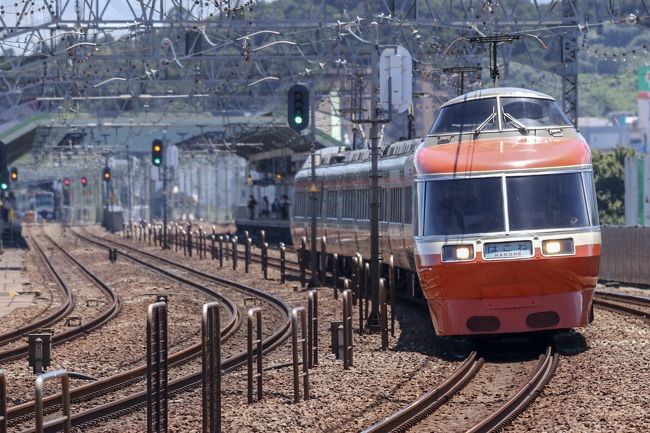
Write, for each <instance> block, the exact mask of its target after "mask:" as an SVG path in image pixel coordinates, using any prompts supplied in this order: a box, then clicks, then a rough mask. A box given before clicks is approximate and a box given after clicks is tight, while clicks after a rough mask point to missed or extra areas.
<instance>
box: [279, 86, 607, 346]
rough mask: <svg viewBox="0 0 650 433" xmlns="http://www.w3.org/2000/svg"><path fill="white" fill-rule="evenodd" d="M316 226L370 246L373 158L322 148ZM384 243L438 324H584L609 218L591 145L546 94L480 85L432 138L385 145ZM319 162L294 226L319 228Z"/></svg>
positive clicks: (346, 241) (514, 327)
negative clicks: (413, 276) (312, 204)
mask: <svg viewBox="0 0 650 433" xmlns="http://www.w3.org/2000/svg"><path fill="white" fill-rule="evenodd" d="M317 164H318V165H317V167H316V184H317V186H318V189H319V191H321V192H320V193H319V194H318V212H317V216H318V236H319V237H320V236H326V237H327V242H328V245H327V248H328V251H327V252H328V253H337V254H338V255H339V256H343V257H346V256H347V257H352V256H354V255H355V254H356V253H360V254H361V255H362V256H363V257H364V258H367V257H369V255H370V242H369V237H370V233H369V230H370V221H369V219H370V189H369V188H370V178H369V176H368V175H369V171H370V155H369V151H368V150H355V151H348V152H345V153H339V152H338V151H329V150H324V151H322V152H321V154H320V161H319V162H318V163H317ZM379 167H380V170H381V175H382V177H381V181H380V184H381V188H382V194H381V216H380V236H381V237H380V251H381V255H382V257H383V259H384V260H388V258H389V257H390V256H393V260H394V261H395V264H396V265H397V266H398V267H400V268H401V269H402V270H403V272H404V271H406V272H417V276H418V278H419V283H420V287H421V290H422V293H423V295H424V297H425V298H426V301H427V304H428V307H429V311H430V313H431V319H432V321H433V325H434V327H435V330H436V332H437V334H438V335H468V334H484V333H490V334H493V333H516V332H529V331H538V330H548V329H564V328H573V327H580V326H585V325H586V324H587V323H588V321H589V320H590V318H591V317H592V296H593V291H594V288H595V286H596V282H597V278H598V267H599V259H600V243H601V241H600V229H599V223H598V210H597V207H596V198H595V189H594V181H593V174H592V165H591V154H590V150H589V146H588V145H587V143H586V142H585V140H584V139H583V137H582V136H581V135H580V134H579V133H578V131H577V130H576V129H575V128H574V126H573V125H572V123H571V122H570V121H569V120H568V119H567V117H566V116H565V115H564V114H563V113H562V111H561V110H560V108H559V107H558V105H557V103H556V102H555V100H554V99H553V98H551V97H550V96H548V95H545V94H542V93H538V92H534V91H530V90H525V89H518V88H496V89H486V90H479V91H475V92H471V93H468V94H465V95H462V96H459V97H457V98H455V99H452V100H450V101H449V102H447V103H446V104H444V105H443V106H442V107H441V110H440V113H439V115H438V117H437V119H436V121H435V123H434V125H433V127H432V129H431V132H430V133H429V135H428V136H427V137H426V138H424V139H421V140H420V139H419V140H411V141H404V142H397V143H394V144H392V145H390V146H386V147H385V148H384V149H383V151H382V155H381V159H380V163H379ZM310 171H311V166H310V161H309V159H308V160H307V163H306V164H305V166H304V167H303V168H302V170H301V171H300V172H299V173H298V174H297V175H296V178H295V195H294V200H293V203H294V208H293V213H292V222H291V225H292V236H293V240H294V243H295V244H299V241H300V238H301V237H302V236H306V237H307V239H309V227H310V226H309V222H310V219H309V215H310V213H309V201H308V190H309V186H310V183H311V179H310Z"/></svg>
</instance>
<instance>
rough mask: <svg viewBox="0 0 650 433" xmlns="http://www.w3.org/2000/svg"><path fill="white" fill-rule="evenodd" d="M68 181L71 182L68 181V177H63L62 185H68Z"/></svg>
mask: <svg viewBox="0 0 650 433" xmlns="http://www.w3.org/2000/svg"><path fill="white" fill-rule="evenodd" d="M70 183H71V182H70V178H69V177H66V178H64V179H63V185H65V186H70Z"/></svg>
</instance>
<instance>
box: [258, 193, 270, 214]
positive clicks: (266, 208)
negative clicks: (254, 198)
mask: <svg viewBox="0 0 650 433" xmlns="http://www.w3.org/2000/svg"><path fill="white" fill-rule="evenodd" d="M260 214H261V215H262V218H268V217H269V215H270V212H269V198H268V197H267V196H264V197H263V198H262V209H260Z"/></svg>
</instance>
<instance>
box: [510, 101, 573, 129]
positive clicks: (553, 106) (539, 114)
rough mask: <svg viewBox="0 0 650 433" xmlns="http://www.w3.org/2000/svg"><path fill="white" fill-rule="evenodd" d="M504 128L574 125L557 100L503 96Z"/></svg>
mask: <svg viewBox="0 0 650 433" xmlns="http://www.w3.org/2000/svg"><path fill="white" fill-rule="evenodd" d="M501 108H502V110H501V112H502V119H501V122H502V124H503V129H511V128H515V129H518V128H519V127H520V126H519V125H517V123H520V124H523V125H524V126H525V127H526V128H540V127H542V128H546V127H549V126H573V125H572V124H571V122H570V121H569V119H568V118H567V117H566V116H565V115H564V113H563V112H562V110H560V107H558V105H557V103H556V102H555V101H552V100H550V99H538V98H501Z"/></svg>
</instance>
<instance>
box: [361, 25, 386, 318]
mask: <svg viewBox="0 0 650 433" xmlns="http://www.w3.org/2000/svg"><path fill="white" fill-rule="evenodd" d="M372 25H373V26H374V28H375V36H376V39H375V46H374V47H373V48H372V50H371V62H372V70H371V79H370V107H371V116H372V118H371V119H372V122H371V123H370V190H371V200H372V202H371V203H370V291H371V301H372V307H371V309H370V315H369V316H368V323H367V326H368V328H369V329H370V330H371V331H378V330H379V328H380V324H379V207H380V206H381V203H380V201H379V178H380V176H381V175H380V173H379V123H378V122H377V117H378V116H377V114H378V113H377V110H378V104H377V90H378V87H379V70H378V65H379V59H378V55H379V53H378V50H379V26H378V24H377V23H373V24H372ZM390 109H391V107H389V110H390Z"/></svg>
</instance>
